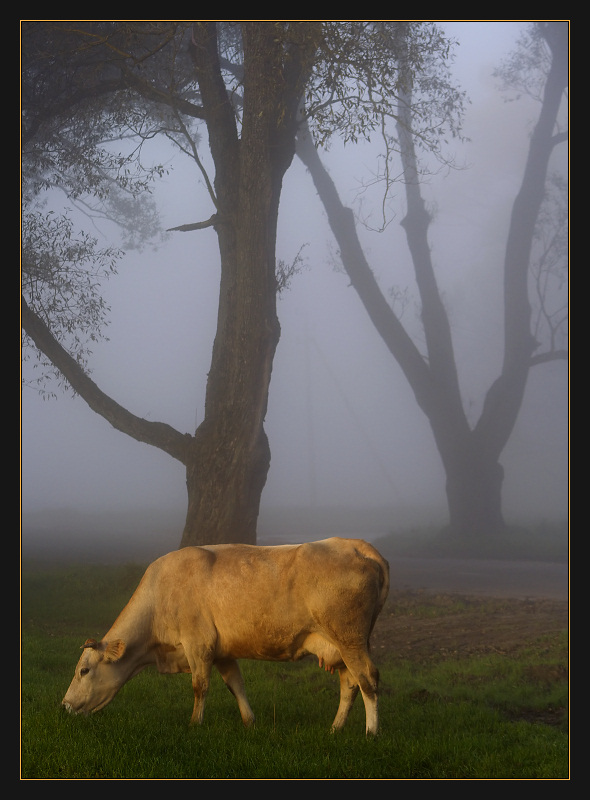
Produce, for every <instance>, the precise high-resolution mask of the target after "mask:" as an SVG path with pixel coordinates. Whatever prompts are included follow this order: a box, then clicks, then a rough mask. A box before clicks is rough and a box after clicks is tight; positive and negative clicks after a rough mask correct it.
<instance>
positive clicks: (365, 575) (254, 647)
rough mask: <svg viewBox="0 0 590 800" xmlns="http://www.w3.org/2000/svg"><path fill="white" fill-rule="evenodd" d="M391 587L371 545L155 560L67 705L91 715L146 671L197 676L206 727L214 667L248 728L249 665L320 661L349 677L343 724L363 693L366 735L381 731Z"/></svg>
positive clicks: (93, 645) (211, 552)
mask: <svg viewBox="0 0 590 800" xmlns="http://www.w3.org/2000/svg"><path fill="white" fill-rule="evenodd" d="M388 590H389V565H388V563H387V561H386V560H385V559H384V558H382V557H381V555H380V554H379V553H378V552H377V550H375V548H374V547H372V546H371V545H370V544H367V543H366V542H364V541H363V540H361V539H340V538H332V539H326V540H324V541H319V542H309V543H306V544H295V545H282V546H278V547H258V546H254V545H241V544H222V545H210V546H205V547H185V548H183V549H181V550H176V551H174V552H172V553H168V555H165V556H163V557H162V558H159V559H158V560H157V561H154V563H153V564H151V565H150V566H149V567H148V568H147V570H146V572H145V574H144V576H143V578H142V579H141V582H140V584H139V586H138V587H137V589H136V590H135V593H134V594H133V596H132V597H131V600H130V601H129V602H128V604H127V605H126V606H125V608H124V609H123V611H122V612H121V613H120V614H119V616H118V617H117V619H116V620H115V623H114V624H113V626H112V627H111V629H110V630H109V631H108V633H107V634H106V635H105V637H104V638H103V639H102V641H101V642H96V641H95V640H94V639H88V640H87V641H86V643H85V644H84V645H83V650H84V652H83V653H82V655H81V656H80V660H79V662H78V665H77V666H76V671H75V674H74V678H73V680H72V682H71V684H70V687H69V689H68V691H67V692H66V695H65V697H64V699H63V701H62V704H63V706H64V707H65V708H66V709H67V710H68V711H71V712H73V713H76V714H78V713H82V714H89V713H91V712H93V711H99V710H100V709H101V708H104V706H106V705H107V703H110V701H111V700H112V699H113V697H114V696H115V695H116V693H117V692H118V690H119V689H120V688H121V686H123V684H124V683H126V682H127V681H128V680H129V679H130V678H132V677H133V676H134V675H137V673H138V672H140V671H141V670H142V669H143V668H144V667H147V666H148V665H151V664H155V665H156V667H157V669H158V671H159V672H169V673H173V672H190V673H192V684H193V690H194V695H195V702H194V708H193V713H192V717H191V723H200V722H202V720H203V710H204V705H205V697H206V695H207V690H208V688H209V678H210V674H211V667H212V666H215V667H216V668H217V669H218V670H219V672H220V673H221V676H222V678H223V680H224V681H225V683H226V684H227V686H228V688H229V689H230V691H231V692H232V693H233V694H234V695H235V697H236V700H237V702H238V707H239V709H240V714H241V716H242V720H243V722H244V724H245V725H246V726H248V725H251V724H252V723H253V722H254V714H253V713H252V709H251V708H250V705H249V703H248V699H247V697H246V693H245V690H244V681H243V679H242V675H241V672H240V668H239V666H238V662H237V659H240V658H251V659H262V660H265V661H296V660H298V659H300V658H303V657H304V656H306V655H309V654H314V655H315V656H316V657H317V659H318V663H319V665H320V667H322V666H324V667H325V669H327V670H329V671H330V672H333V671H334V670H335V669H337V670H338V671H339V673H340V705H339V707H338V711H337V713H336V717H335V719H334V722H333V724H332V730H337V729H339V728H341V727H342V726H343V725H344V723H345V722H346V718H347V716H348V712H349V711H350V708H351V706H352V703H353V701H354V699H355V697H356V695H357V693H358V691H359V688H360V691H361V695H362V697H363V701H364V704H365V715H366V732H367V733H370V734H375V733H377V684H378V679H379V673H378V670H377V668H376V667H375V665H374V664H373V662H372V661H371V658H370V656H369V637H370V635H371V631H372V630H373V625H374V624H375V620H376V619H377V616H378V614H379V612H380V611H381V609H382V608H383V604H384V603H385V599H386V597H387V593H388Z"/></svg>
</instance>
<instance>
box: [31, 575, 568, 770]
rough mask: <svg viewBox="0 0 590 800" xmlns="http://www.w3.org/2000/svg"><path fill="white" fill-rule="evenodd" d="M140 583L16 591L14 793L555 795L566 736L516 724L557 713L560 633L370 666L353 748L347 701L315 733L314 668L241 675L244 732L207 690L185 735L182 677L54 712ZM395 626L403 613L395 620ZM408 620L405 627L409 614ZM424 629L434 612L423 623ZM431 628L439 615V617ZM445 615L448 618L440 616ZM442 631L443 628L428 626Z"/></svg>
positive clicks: (334, 683)
mask: <svg viewBox="0 0 590 800" xmlns="http://www.w3.org/2000/svg"><path fill="white" fill-rule="evenodd" d="M142 572H143V567H138V566H118V567H114V566H112V567H96V566H94V567H77V566H69V567H51V568H49V567H43V568H38V569H32V568H31V569H29V568H27V569H24V570H23V576H22V649H21V697H22V700H21V712H22V713H21V763H20V777H21V779H25V780H32V779H38V780H52V779H54V780H74V779H89V778H101V779H134V780H138V779H145V780H173V779H189V780H190V779H238V780H247V779H255V780H277V779H316V780H318V779H329V780H362V779H365V780H366V779H399V780H403V779H406V780H407V779H455V780H457V779H529V780H530V779H545V780H547V779H567V778H568V776H569V748H568V730H567V722H561V724H558V725H547V724H540V723H539V722H538V719H539V718H540V716H539V715H537V716H536V717H533V719H534V720H535V721H530V719H527V717H526V715H524V714H523V713H522V710H523V708H526V709H537V710H538V711H539V712H540V715H541V716H542V712H543V710H544V709H546V710H550V709H552V708H553V709H554V708H567V704H568V686H567V677H565V678H564V677H558V678H557V679H555V680H550V681H547V680H546V679H545V678H544V679H543V680H535V679H531V675H534V674H535V670H536V671H537V673H539V674H540V672H539V668H540V665H543V666H544V669H543V671H542V673H543V675H545V676H546V675H547V674H551V672H553V673H554V674H555V675H557V676H563V675H564V674H565V675H567V652H568V649H567V630H564V631H563V633H562V635H559V636H554V637H547V638H546V639H544V640H539V641H535V642H531V643H530V648H528V647H524V648H523V649H522V650H521V651H519V653H518V655H517V656H514V655H513V656H511V657H510V658H507V657H505V656H503V655H502V654H494V653H487V654H485V655H482V656H476V657H474V656H469V657H468V658H461V657H456V658H450V659H449V658H445V659H440V660H436V659H434V660H430V661H412V660H411V659H410V660H400V659H394V658H393V657H391V656H390V655H389V654H388V653H383V654H380V656H379V658H378V665H379V668H380V671H381V684H382V694H381V701H380V719H381V733H380V734H379V736H378V737H377V738H376V739H369V740H367V739H366V737H365V734H364V709H363V705H362V702H361V700H360V698H359V699H357V702H356V703H355V706H354V708H353V712H352V713H351V717H350V719H349V721H348V723H347V726H346V728H345V730H344V731H342V732H340V733H339V734H337V735H332V734H330V733H329V728H330V723H331V721H332V719H333V717H334V714H335V712H336V707H337V705H338V680H337V677H335V676H330V675H329V674H326V673H324V672H323V671H321V670H319V669H318V667H317V664H316V663H315V661H311V660H305V661H303V662H299V663H297V664H270V663H263V662H244V663H243V665H242V667H243V672H244V676H245V679H246V684H247V688H248V694H249V698H250V702H251V705H252V707H253V709H254V711H255V713H256V716H257V724H256V726H255V727H254V728H253V729H250V730H245V729H244V728H243V727H242V724H241V721H240V717H239V714H238V710H237V706H236V703H235V700H234V699H233V697H232V696H231V695H230V693H229V692H228V691H227V689H226V688H225V686H224V685H223V684H222V682H221V679H220V678H219V677H218V676H215V679H214V681H213V685H212V690H211V693H210V696H209V698H208V701H207V708H206V711H205V722H204V724H203V725H202V726H201V727H197V728H190V727H189V725H188V722H189V718H190V713H191V710H192V690H191V685H190V676H188V675H176V676H163V675H158V674H157V673H156V672H155V671H154V670H145V671H144V672H143V673H141V674H140V675H138V676H137V677H136V678H134V679H133V680H132V681H130V682H129V683H128V684H127V685H126V686H125V687H123V689H122V690H121V692H120V693H119V694H118V695H117V697H116V698H115V699H114V700H113V702H112V703H111V704H110V705H109V706H108V707H107V708H106V709H104V710H103V711H101V712H99V713H98V714H96V715H94V716H92V717H89V718H83V717H74V716H70V715H68V714H66V713H65V712H64V711H63V710H62V709H61V707H60V702H61V698H62V697H63V695H64V693H65V691H66V689H67V686H68V684H69V682H70V680H71V678H72V675H73V670H74V666H75V663H76V661H77V659H78V657H79V654H80V649H79V648H80V645H81V643H82V642H83V641H84V640H85V639H86V638H87V637H89V636H94V637H95V638H98V639H99V638H101V637H102V635H103V634H104V633H105V631H106V630H107V629H108V628H109V627H110V625H111V623H112V622H113V620H114V619H115V616H116V615H117V614H118V612H119V611H120V610H121V608H122V607H123V605H124V604H125V603H126V602H127V600H128V599H129V597H130V595H131V594H132V592H133V591H134V589H135V586H136V585H137V582H138V580H139V578H140V576H141V574H142ZM400 613H404V612H403V611H402V612H400ZM408 613H412V612H411V611H408ZM425 613H432V609H430V610H428V609H426V610H425ZM435 613H437V614H440V615H444V614H445V613H446V612H445V606H444V605H443V606H437V610H436V612H435ZM452 613H453V614H455V615H456V614H457V609H456V607H453V609H452ZM441 621H442V619H441Z"/></svg>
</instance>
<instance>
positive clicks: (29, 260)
mask: <svg viewBox="0 0 590 800" xmlns="http://www.w3.org/2000/svg"><path fill="white" fill-rule="evenodd" d="M400 48H401V52H403V53H410V55H409V56H408V68H411V69H412V70H418V71H419V69H420V68H421V61H422V59H423V56H424V54H425V53H428V54H429V55H430V56H431V58H433V59H434V58H437V57H440V59H441V60H444V59H445V58H446V57H447V55H448V44H447V42H446V40H445V38H444V37H443V36H442V35H441V33H440V31H439V30H438V29H437V28H436V26H434V25H431V24H430V23H416V24H408V23H403V22H391V23H379V22H377V23H370V22H369V23H365V22H338V21H336V22H323V23H320V22H317V21H316V22H314V21H311V22H301V21H295V22H290V21H276V22H273V21H246V22H233V23H232V22H214V21H201V22H174V21H154V22H141V23H136V22H132V21H130V22H125V21H123V22H120V21H119V22H117V21H114V22H113V21H98V22H89V21H82V22H80V21H78V22H76V21H57V22H55V21H49V22H44V21H42V22H31V23H25V24H24V25H23V40H22V52H23V70H22V74H23V81H22V84H23V89H22V98H23V136H22V139H23V178H24V181H23V183H24V190H23V197H24V206H25V210H24V213H23V219H24V224H23V230H24V237H23V239H24V241H23V299H22V326H23V330H24V332H25V335H26V339H27V342H28V341H30V342H32V343H33V344H34V346H35V347H36V348H37V351H38V353H39V354H41V358H42V359H44V360H45V361H46V363H47V364H49V365H51V366H52V367H53V368H55V369H56V370H57V371H58V373H59V374H60V375H61V376H62V377H63V378H65V380H66V382H67V383H68V384H69V385H70V386H71V387H72V388H73V390H74V391H75V392H76V393H77V394H79V395H80V396H81V397H82V398H83V399H84V400H85V401H86V402H87V403H88V405H89V406H90V407H91V408H92V409H93V410H94V411H96V412H97V413H99V414H100V415H102V416H103V417H104V418H105V419H106V420H108V421H109V422H110V424H111V425H113V426H114V427H115V428H117V429H119V430H121V431H123V432H124V433H126V434H127V435H129V436H132V437H134V438H135V439H137V440H139V441H141V442H145V443H148V444H150V445H153V446H155V447H157V448H159V449H161V450H163V451H165V452H166V453H168V454H170V455H171V456H172V457H174V458H176V459H178V460H179V461H180V462H181V463H182V464H184V465H185V468H186V482H187V491H188V511H187V516H186V523H185V528H184V532H183V536H182V544H183V545H187V544H200V543H205V542H219V541H242V542H253V541H255V536H256V521H257V516H258V510H259V503H260V496H261V492H262V489H263V487H264V484H265V481H266V476H267V472H268V468H269V459H270V450H269V443H268V441H267V437H266V434H265V431H264V427H263V422H264V416H265V412H266V407H267V398H268V390H269V382H270V376H271V368H272V363H273V358H274V354H275V349H276V346H277V342H278V339H279V333H280V328H279V322H278V319H277V312H276V295H277V289H278V288H279V286H280V284H281V276H280V275H277V269H276V263H275V262H276V258H275V245H276V228H277V215H278V209H279V200H280V194H281V186H282V179H283V176H284V174H285V171H286V170H287V169H288V167H289V165H290V163H291V161H292V159H293V156H294V153H295V141H296V134H297V130H298V126H300V125H302V124H303V123H304V121H306V120H307V121H308V122H309V124H310V125H311V126H312V128H313V130H314V133H315V136H316V139H317V140H318V141H323V140H325V139H327V138H328V137H329V136H330V135H338V136H341V137H343V138H344V139H345V140H349V141H354V140H356V139H357V138H359V137H361V136H368V135H369V134H370V133H371V131H373V130H375V128H376V127H378V126H379V124H380V119H381V115H382V108H383V107H384V106H387V105H388V104H389V103H390V102H391V101H390V98H389V93H390V91H391V89H392V88H393V87H395V85H396V82H397V81H398V79H399V76H400V71H399V63H398V62H399V59H398V51H399V50H400ZM441 87H442V84H441V83H439V84H438V86H437V87H436V92H435V94H436V93H437V92H438V95H439V96H442V95H443V93H441V91H440V90H441ZM448 96H450V95H447V94H446V92H445V93H444V97H445V98H447V97H448ZM451 106H453V103H452V102H451ZM199 123H202V124H203V125H204V126H205V127H206V132H207V135H208V143H209V152H210V157H211V161H212V164H213V172H214V177H213V178H210V176H209V172H208V170H207V169H206V168H205V166H204V160H203V158H202V156H201V152H202V142H201V138H200V133H199V127H198V125H199ZM156 135H163V136H165V137H167V139H168V140H169V141H171V142H173V143H174V145H175V146H176V147H178V148H179V149H180V150H181V151H182V152H183V153H185V154H187V155H188V156H189V157H191V158H193V160H194V162H195V163H196V164H197V165H198V166H199V169H200V170H201V172H202V175H203V177H204V183H205V185H206V187H207V190H208V193H209V197H210V202H211V206H212V208H211V211H212V213H211V216H210V217H209V218H208V219H207V220H198V221H188V222H186V223H185V224H183V225H179V226H176V230H178V231H184V232H186V231H190V232H195V235H198V231H199V230H202V229H203V228H205V227H212V228H214V230H215V232H216V234H217V239H218V243H219V258H220V264H221V282H220V292H219V308H218V321H217V332H216V336H215V341H214V345H213V353H212V360H211V368H210V370H209V374H208V380H207V392H206V404H205V416H204V420H203V422H202V423H201V424H200V425H199V427H198V428H197V430H196V431H195V432H194V434H191V433H182V432H180V431H178V430H176V429H174V428H173V427H172V426H170V425H168V424H166V423H163V422H153V421H149V420H146V419H142V418H140V417H138V416H137V415H135V414H133V413H132V412H130V411H129V410H127V409H126V408H124V407H123V406H121V405H120V404H119V403H118V402H117V401H116V400H115V399H113V398H111V397H109V396H108V395H107V394H106V393H105V392H104V391H102V390H101V389H100V388H99V386H98V385H97V384H96V383H95V382H94V381H93V380H92V379H91V377H90V375H89V371H88V368H87V365H88V358H89V346H88V345H87V342H88V340H90V346H91V342H92V340H93V339H94V338H95V337H96V336H98V335H100V332H101V325H102V322H103V321H104V316H105V314H106V311H107V309H106V308H105V306H104V303H103V302H102V299H101V295H100V291H99V285H100V281H101V280H102V279H103V278H104V277H105V275H106V274H108V273H109V272H110V271H112V270H113V268H114V267H113V264H114V260H115V258H116V253H115V252H114V250H113V249H112V248H103V249H102V250H100V249H98V247H97V243H96V242H95V241H94V240H91V239H89V238H88V237H87V236H84V235H82V234H78V235H77V236H76V235H74V233H73V231H72V227H71V226H72V222H71V220H70V219H69V218H68V217H63V216H55V215H52V212H51V211H50V212H49V213H48V214H47V213H44V212H43V210H42V207H41V203H42V201H43V200H44V199H45V198H46V197H47V196H48V195H51V193H52V192H55V190H57V189H59V190H61V191H63V192H65V193H66V195H67V197H68V200H69V201H70V203H72V204H74V205H75V206H76V207H77V209H78V210H84V211H85V212H86V213H89V214H97V213H100V214H101V215H106V216H109V217H110V218H111V219H116V220H118V221H121V220H124V219H129V218H130V217H131V218H132V220H133V224H132V226H131V228H132V229H133V231H134V233H135V238H139V239H140V240H141V238H142V234H143V233H144V232H145V231H147V230H149V229H150V228H151V227H153V216H152V215H151V205H150V203H149V195H148V194H147V192H148V191H149V185H150V184H149V181H150V180H151V179H152V178H153V177H154V176H155V177H157V175H158V174H160V173H161V171H162V170H161V169H160V168H158V167H157V165H156V166H155V167H154V169H153V170H152V173H151V174H150V173H149V171H148V172H147V173H146V171H145V169H144V168H143V166H142V164H141V160H140V159H139V158H138V154H140V153H141V145H142V143H143V142H146V141H149V140H150V139H151V138H152V137H154V136H156ZM117 142H119V144H117ZM117 148H120V149H117ZM85 264H86V265H89V268H88V269H84V268H83V267H84V265H85Z"/></svg>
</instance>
